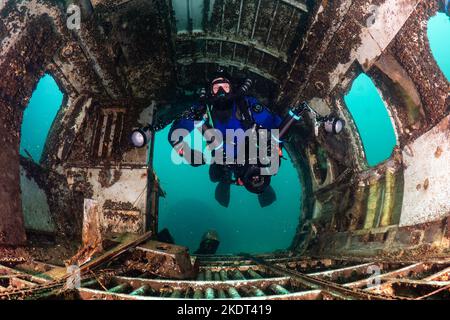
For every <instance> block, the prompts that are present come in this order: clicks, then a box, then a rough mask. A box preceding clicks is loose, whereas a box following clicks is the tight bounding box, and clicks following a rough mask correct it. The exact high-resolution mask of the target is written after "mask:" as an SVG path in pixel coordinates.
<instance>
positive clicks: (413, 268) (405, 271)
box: [344, 262, 426, 292]
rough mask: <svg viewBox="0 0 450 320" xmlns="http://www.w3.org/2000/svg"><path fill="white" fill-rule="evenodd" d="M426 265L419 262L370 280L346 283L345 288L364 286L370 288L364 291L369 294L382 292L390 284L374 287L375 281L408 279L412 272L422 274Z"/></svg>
mask: <svg viewBox="0 0 450 320" xmlns="http://www.w3.org/2000/svg"><path fill="white" fill-rule="evenodd" d="M425 267H426V264H425V263H422V262H419V263H415V264H412V265H409V266H406V267H403V268H400V269H397V270H393V271H390V272H387V273H384V274H380V275H378V276H372V277H370V278H368V279H364V280H359V281H355V282H351V283H346V284H344V287H347V288H362V287H364V286H370V287H369V288H366V289H364V290H365V291H368V292H376V291H380V290H381V289H383V288H385V287H386V286H388V285H389V282H386V283H383V284H380V285H375V286H374V285H373V283H374V281H378V280H380V281H381V280H384V279H386V278H391V277H395V278H401V277H407V276H408V275H409V274H410V273H411V272H421V271H423V270H424V269H425Z"/></svg>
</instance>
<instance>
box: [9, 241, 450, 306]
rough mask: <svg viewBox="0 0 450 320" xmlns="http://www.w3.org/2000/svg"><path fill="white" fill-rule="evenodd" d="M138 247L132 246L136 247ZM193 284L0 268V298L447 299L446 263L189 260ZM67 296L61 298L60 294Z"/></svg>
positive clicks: (105, 270)
mask: <svg viewBox="0 0 450 320" xmlns="http://www.w3.org/2000/svg"><path fill="white" fill-rule="evenodd" d="M137 250H139V249H137ZM194 259H196V260H197V262H196V263H197V264H198V268H199V269H198V274H197V277H196V279H192V280H179V279H166V278H161V277H158V276H155V275H153V274H149V273H146V272H141V271H138V270H133V269H129V268H127V269H124V268H122V267H121V263H120V262H119V261H117V258H116V260H115V261H112V262H110V263H108V264H105V265H102V266H101V267H100V268H99V269H98V270H96V271H95V272H91V273H87V274H86V275H85V276H83V278H82V281H81V287H79V288H77V289H76V290H75V291H74V290H68V289H67V288H65V284H66V282H65V280H61V279H60V280H55V279H49V278H48V277H44V276H43V275H45V274H46V273H45V272H46V271H48V270H51V269H52V268H53V267H54V266H51V265H48V264H45V263H41V262H32V263H27V264H24V265H18V266H15V268H10V267H7V266H1V265H0V299H20V298H29V299H35V298H40V299H53V298H59V299H61V298H67V299H84V300H91V299H100V300H166V299H244V300H259V299H263V300H280V299H281V300H292V299H294V300H334V299H375V300H378V299H408V300H409V299H449V298H450V281H449V277H450V260H441V261H439V260H435V261H430V262H414V261H409V262H387V261H369V260H367V261H365V260H363V259H359V260H355V259H343V258H311V257H309V258H308V257H301V256H296V255H290V254H288V253H287V254H283V255H259V256H256V257H254V256H249V255H241V256H197V257H194ZM68 292H70V293H71V295H70V296H69V295H68V294H67V293H68Z"/></svg>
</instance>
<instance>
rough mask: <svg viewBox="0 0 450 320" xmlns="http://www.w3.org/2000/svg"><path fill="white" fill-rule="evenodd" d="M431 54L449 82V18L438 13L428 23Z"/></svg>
mask: <svg viewBox="0 0 450 320" xmlns="http://www.w3.org/2000/svg"><path fill="white" fill-rule="evenodd" d="M427 34H428V40H429V41H430V47H431V52H432V53H433V56H434V59H435V60H436V62H437V64H438V66H439V67H440V68H441V70H442V72H443V73H444V75H445V76H446V77H447V80H450V17H449V16H447V15H446V14H445V13H442V12H440V13H438V14H436V15H435V16H434V17H431V18H430V20H429V21H428V30H427Z"/></svg>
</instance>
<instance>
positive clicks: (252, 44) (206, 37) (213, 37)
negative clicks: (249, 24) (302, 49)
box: [177, 33, 287, 63]
mask: <svg viewBox="0 0 450 320" xmlns="http://www.w3.org/2000/svg"><path fill="white" fill-rule="evenodd" d="M195 40H203V41H217V42H220V43H222V42H230V43H233V44H235V45H237V44H239V45H242V46H246V47H248V48H252V49H255V50H258V51H261V52H262V53H265V54H268V55H270V56H272V57H273V58H275V59H278V60H281V61H282V62H284V63H287V55H286V54H285V53H284V52H281V51H277V50H273V49H271V48H269V47H265V46H264V45H263V44H261V43H259V42H257V41H254V40H248V39H245V38H241V37H238V36H235V37H226V36H223V35H217V34H212V33H211V34H202V33H201V34H193V35H188V36H186V35H179V36H178V37H177V41H195ZM179 54H180V55H181V54H182V53H180V52H179Z"/></svg>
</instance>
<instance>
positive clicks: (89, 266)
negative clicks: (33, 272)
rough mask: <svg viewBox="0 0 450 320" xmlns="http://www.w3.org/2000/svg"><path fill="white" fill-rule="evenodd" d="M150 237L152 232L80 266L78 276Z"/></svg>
mask: <svg viewBox="0 0 450 320" xmlns="http://www.w3.org/2000/svg"><path fill="white" fill-rule="evenodd" d="M152 235H153V232H146V233H145V234H143V235H142V236H140V237H138V238H137V239H135V240H133V241H129V242H126V243H123V244H120V245H118V246H117V247H115V248H113V249H111V250H109V251H107V252H105V253H104V254H102V255H101V256H99V257H98V258H96V259H94V260H92V261H90V262H88V263H86V264H84V265H82V266H80V274H81V275H83V274H84V273H85V272H87V271H90V270H93V269H95V268H97V267H99V266H100V265H102V264H104V263H106V262H109V261H111V260H113V259H115V258H117V257H119V256H120V255H122V254H123V253H125V252H126V251H128V250H129V249H131V248H133V247H136V246H138V245H139V244H141V243H142V242H145V241H147V240H149V239H150V237H151V236H152ZM69 276H70V275H67V276H65V277H64V279H65V278H67V277H69Z"/></svg>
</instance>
